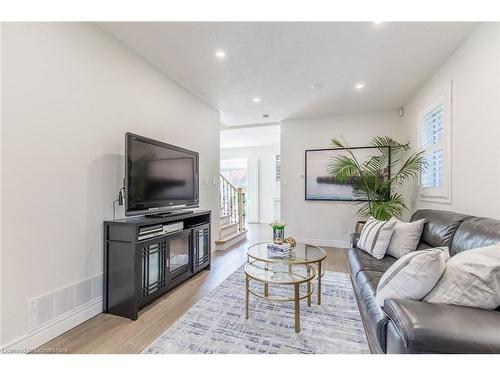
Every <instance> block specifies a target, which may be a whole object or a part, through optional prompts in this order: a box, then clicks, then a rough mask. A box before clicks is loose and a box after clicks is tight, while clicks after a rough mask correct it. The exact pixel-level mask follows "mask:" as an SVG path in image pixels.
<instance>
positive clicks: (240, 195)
mask: <svg viewBox="0 0 500 375" xmlns="http://www.w3.org/2000/svg"><path fill="white" fill-rule="evenodd" d="M219 188H220V190H219V197H220V216H219V225H220V227H219V239H218V240H216V241H215V250H226V249H228V248H229V247H231V246H233V245H235V244H237V243H238V242H241V241H243V240H245V239H246V238H247V229H246V224H245V219H246V214H245V193H244V192H243V190H242V189H241V188H237V187H236V186H234V185H233V184H232V183H231V182H229V181H228V180H227V179H226V178H224V176H222V175H221V176H220V184H219Z"/></svg>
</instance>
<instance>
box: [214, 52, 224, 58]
mask: <svg viewBox="0 0 500 375" xmlns="http://www.w3.org/2000/svg"><path fill="white" fill-rule="evenodd" d="M215 56H217V57H218V58H219V59H223V58H224V57H226V53H225V52H224V51H217V52H215Z"/></svg>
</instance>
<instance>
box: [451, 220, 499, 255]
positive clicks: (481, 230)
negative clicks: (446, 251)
mask: <svg viewBox="0 0 500 375" xmlns="http://www.w3.org/2000/svg"><path fill="white" fill-rule="evenodd" d="M497 243H500V220H494V219H489V218H487V217H469V218H466V219H465V220H464V221H463V222H462V224H461V225H460V226H459V227H458V229H457V231H456V233H455V236H453V241H452V243H451V246H450V254H451V255H455V254H458V253H460V252H462V251H465V250H471V249H477V248H480V247H485V246H489V245H494V244H497Z"/></svg>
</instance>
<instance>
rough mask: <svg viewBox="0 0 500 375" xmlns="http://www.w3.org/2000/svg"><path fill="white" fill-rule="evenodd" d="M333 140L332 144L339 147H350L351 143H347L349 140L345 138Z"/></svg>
mask: <svg viewBox="0 0 500 375" xmlns="http://www.w3.org/2000/svg"><path fill="white" fill-rule="evenodd" d="M331 142H332V145H333V146H335V147H339V148H349V145H348V144H347V142H345V140H344V138H341V139H339V138H332V140H331Z"/></svg>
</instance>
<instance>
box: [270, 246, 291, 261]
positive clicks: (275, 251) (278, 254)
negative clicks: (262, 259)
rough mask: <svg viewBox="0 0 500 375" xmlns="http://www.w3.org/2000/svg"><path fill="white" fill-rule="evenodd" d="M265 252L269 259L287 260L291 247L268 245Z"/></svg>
mask: <svg viewBox="0 0 500 375" xmlns="http://www.w3.org/2000/svg"><path fill="white" fill-rule="evenodd" d="M267 252H268V256H269V257H270V258H288V257H290V256H291V255H292V247H291V246H290V244H287V243H284V244H281V245H278V244H275V243H268V244H267Z"/></svg>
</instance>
